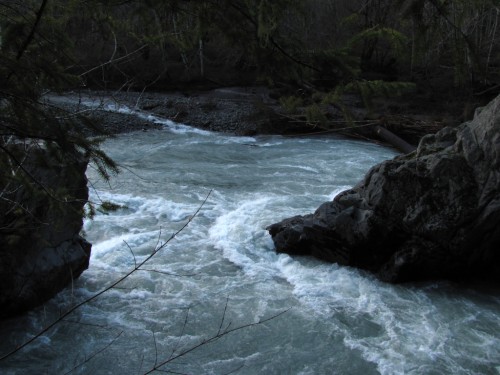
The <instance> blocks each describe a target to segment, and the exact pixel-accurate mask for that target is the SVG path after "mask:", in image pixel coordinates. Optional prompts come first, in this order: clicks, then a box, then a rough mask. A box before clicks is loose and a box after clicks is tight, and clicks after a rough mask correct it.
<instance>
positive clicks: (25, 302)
mask: <svg viewBox="0 0 500 375" xmlns="http://www.w3.org/2000/svg"><path fill="white" fill-rule="evenodd" d="M86 168H87V159H86V158H84V157H83V156H82V155H80V154H78V153H75V154H74V158H73V159H72V160H64V161H62V160H57V159H56V158H55V157H54V156H52V155H50V154H49V152H48V151H46V150H41V149H39V150H36V151H32V152H31V154H29V156H27V157H26V160H25V169H26V170H27V171H28V172H29V173H30V176H31V180H30V184H22V185H17V186H14V183H13V186H7V187H6V188H5V189H4V192H5V196H4V197H3V198H6V199H4V200H2V204H1V205H0V209H1V212H3V213H4V215H3V217H2V218H0V318H5V317H9V316H13V315H16V314H19V313H22V312H24V311H26V310H29V309H31V308H33V307H35V306H37V305H40V304H41V303H43V302H45V301H47V300H48V299H50V298H51V297H53V296H54V295H55V294H57V293H58V292H59V291H60V290H62V289H63V288H64V287H66V286H67V285H68V284H69V283H70V282H71V281H72V280H73V279H75V278H77V277H78V276H79V275H80V274H81V273H82V272H83V271H84V270H85V269H86V268H87V267H88V264H89V257H90V251H91V244H90V243H88V242H87V241H85V239H83V238H82V237H80V235H79V233H80V231H81V229H82V225H83V206H84V205H85V203H86V202H87V199H88V188H87V178H86V176H85V171H86ZM41 186H43V188H41ZM48 191H51V192H57V196H58V197H67V202H61V201H60V198H59V199H55V198H51V197H49V195H48V194H47V192H48ZM9 194H11V195H13V196H12V197H9V196H8V195H9ZM51 195H52V197H54V196H55V195H53V194H51ZM9 200H11V201H15V202H19V204H18V205H17V206H16V207H12V205H10V206H9V205H7V203H6V202H7V201H9Z"/></svg>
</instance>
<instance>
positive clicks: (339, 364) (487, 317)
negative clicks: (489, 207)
mask: <svg viewBox="0 0 500 375" xmlns="http://www.w3.org/2000/svg"><path fill="white" fill-rule="evenodd" d="M165 126H166V128H165V130H161V131H150V132H146V133H142V132H141V133H132V134H125V135H120V136H118V137H117V138H116V139H112V140H109V141H107V142H106V143H105V145H104V149H105V150H106V151H107V152H108V153H109V155H110V156H111V157H113V158H114V159H115V160H117V161H118V162H119V163H120V164H121V165H122V166H123V171H122V173H121V174H120V175H119V176H117V177H116V178H113V179H112V181H111V182H110V184H106V183H103V182H102V181H99V180H98V177H97V176H96V174H95V173H94V171H93V170H92V169H89V171H88V175H89V178H90V180H91V181H92V191H91V199H92V200H93V201H94V202H96V203H98V202H99V201H100V200H109V201H112V202H114V203H117V204H120V205H123V206H124V208H122V209H120V210H118V211H117V212H113V213H109V214H103V213H101V212H98V213H97V215H96V216H95V218H94V220H88V221H86V223H85V228H84V229H85V233H86V237H87V238H88V239H89V241H91V242H92V243H93V244H94V245H93V254H92V259H91V266H90V268H89V269H88V270H87V271H85V272H84V273H83V275H82V276H81V277H80V279H78V280H77V281H76V283H75V285H74V286H73V288H69V289H68V290H66V291H64V292H63V293H61V294H60V295H58V296H57V297H56V298H55V299H54V300H53V301H51V302H50V303H48V304H47V305H46V306H45V307H42V308H40V309H37V310H36V311H34V312H31V313H30V314H28V315H27V316H25V317H23V318H19V319H16V320H13V321H9V322H8V324H4V325H3V326H2V327H1V331H0V332H1V337H2V342H1V343H0V353H4V352H6V351H7V350H9V348H12V346H13V345H15V344H16V343H19V342H22V341H23V340H25V339H26V338H27V337H29V336H30V334H31V333H32V332H35V331H37V330H38V329H40V327H43V326H44V325H45V324H46V323H47V322H50V321H51V319H54V318H55V317H56V316H57V315H58V311H59V309H63V310H64V308H65V306H69V305H71V304H72V303H74V302H76V301H80V300H82V299H83V298H85V297H88V296H90V295H92V294H93V293H95V292H97V291H99V290H101V289H102V288H104V287H105V286H106V285H109V284H110V283H111V282H112V281H114V280H116V279H117V278H119V277H120V276H121V275H123V274H124V273H125V272H127V271H128V270H130V269H132V268H133V267H134V256H135V258H136V259H135V261H136V262H139V261H141V260H142V259H144V257H146V256H147V255H148V254H150V253H151V251H152V249H153V248H154V247H155V244H156V243H157V242H158V240H159V241H165V240H166V239H168V238H169V237H170V235H171V234H172V233H173V232H175V231H176V230H178V229H179V228H180V227H181V226H182V225H183V224H184V223H185V222H186V221H187V220H188V219H189V217H190V216H191V215H193V214H194V213H195V212H196V210H197V209H198V208H199V206H200V204H201V203H202V201H203V200H204V199H205V198H206V197H207V195H208V194H209V192H210V191H211V190H212V193H211V195H210V196H209V197H208V200H207V202H206V203H205V205H204V206H203V207H202V209H201V211H200V213H199V214H198V215H197V216H196V217H195V218H194V220H193V221H192V222H191V223H190V224H189V226H188V227H187V228H186V229H185V230H183V231H182V232H181V233H180V234H179V235H178V236H177V237H176V238H175V239H174V240H173V241H171V242H170V243H169V244H168V245H167V246H166V247H165V248H164V249H163V250H162V251H161V252H160V253H158V254H156V255H155V256H154V258H153V259H152V260H151V261H150V262H148V263H147V265H145V266H144V268H145V269H148V270H155V271H161V272H162V273H159V272H152V271H140V272H136V273H135V274H133V275H132V276H131V277H130V278H128V279H127V280H126V281H125V282H123V283H122V284H120V286H119V288H116V289H114V290H112V291H110V292H107V293H106V294H104V295H103V296H101V297H99V298H98V299H97V300H96V301H94V302H92V303H90V304H88V305H86V306H85V307H83V308H81V309H79V310H78V311H77V312H76V313H74V314H73V315H71V317H69V318H68V319H67V321H66V322H64V323H61V324H59V325H58V326H57V327H56V328H55V329H53V330H51V331H50V332H49V333H48V334H46V335H44V336H43V337H42V338H41V339H40V340H37V341H36V342H35V343H34V344H32V345H30V346H29V347H28V348H27V349H25V350H23V351H22V352H20V353H18V354H16V355H14V356H12V357H11V358H9V359H8V360H5V361H2V362H0V373H1V374H65V373H67V372H68V371H71V370H72V369H73V371H72V372H70V373H74V374H143V373H146V372H147V371H149V370H150V369H151V368H152V367H153V366H154V364H155V361H156V362H157V363H161V362H164V361H167V360H168V359H169V358H172V357H175V356H177V355H179V354H180V353H182V352H183V351H187V350H189V349H190V348H193V347H195V346H196V345H198V344H199V343H201V342H203V340H207V339H209V338H211V337H213V336H214V335H216V334H217V333H218V332H221V331H223V330H224V329H233V328H236V327H238V326H242V325H247V324H251V323H257V322H259V321H262V320H266V319H268V318H270V317H273V316H277V315H279V316H277V317H276V318H274V319H271V320H269V321H266V322H265V323H262V324H257V325H254V326H251V327H247V328H245V329H241V330H237V331H235V332H233V333H231V334H228V335H226V336H224V337H222V338H221V339H220V340H217V341H215V342H209V343H206V344H205V345H202V346H201V347H199V348H198V349H196V350H193V351H191V352H189V353H188V354H186V355H183V356H181V357H180V358H178V359H176V360H173V361H171V362H169V363H168V364H167V365H166V366H164V367H162V368H161V369H162V370H164V371H171V372H172V373H184V374H226V373H232V372H233V371H234V373H237V374H303V375H306V374H307V375H309V374H500V297H499V295H498V289H496V290H495V289H493V288H489V289H488V288H484V287H481V288H473V287H472V286H458V285H454V284H451V283H445V282H441V283H426V284H419V285H397V286H395V285H389V284H384V283H382V282H379V281H377V280H376V279H375V278H374V277H373V276H371V275H369V274H366V273H364V272H361V271H358V270H355V269H351V268H346V267H339V266H337V265H334V264H326V263H322V262H320V261H317V260H314V259H310V258H291V257H289V256H288V255H284V254H281V255H277V254H275V252H274V251H273V244H272V241H271V238H270V237H269V235H268V234H267V232H266V231H265V227H266V226H267V225H269V224H271V223H273V222H276V221H278V220H280V219H283V218H285V217H289V216H292V215H296V214H304V213H308V212H312V211H314V210H315V208H316V207H317V206H318V205H319V204H321V203H322V202H323V201H326V200H329V199H332V198H333V197H334V196H335V195H336V194H337V193H338V192H340V191H341V190H343V189H346V188H348V187H350V186H352V185H354V184H355V183H356V182H358V181H359V180H360V179H361V177H362V176H363V175H364V173H365V172H366V171H367V170H368V169H369V168H370V167H371V166H373V165H374V164H376V163H378V162H380V161H382V160H384V159H387V158H391V157H393V156H394V155H395V153H394V152H393V151H392V150H390V149H387V148H383V147H380V146H377V145H373V144H370V143H364V142H357V141H352V140H346V139H341V138H331V137H328V138H306V139H301V138H283V137H256V138H237V137H230V136H227V135H221V134H213V133H207V132H203V131H199V130H195V129H191V128H189V127H184V126H180V125H174V124H172V123H169V122H165ZM61 306H63V307H61ZM283 312H284V313H283ZM281 313H283V314H281ZM280 314H281V315H280ZM222 320H223V321H222Z"/></svg>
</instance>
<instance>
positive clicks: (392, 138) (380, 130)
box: [375, 125, 416, 154]
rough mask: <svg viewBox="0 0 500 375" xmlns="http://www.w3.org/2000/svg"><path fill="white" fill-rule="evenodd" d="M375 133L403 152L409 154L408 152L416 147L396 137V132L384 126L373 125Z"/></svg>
mask: <svg viewBox="0 0 500 375" xmlns="http://www.w3.org/2000/svg"><path fill="white" fill-rule="evenodd" d="M375 133H376V134H377V135H378V136H379V137H380V138H382V139H383V140H384V141H386V142H387V143H389V144H390V145H392V146H393V147H395V148H397V149H398V150H399V151H401V152H402V153H404V154H409V153H410V152H413V151H415V149H416V147H415V146H412V145H411V144H409V143H408V142H406V141H405V140H404V139H402V138H400V137H398V136H397V135H396V134H394V133H393V132H391V131H389V130H387V129H386V128H384V127H382V126H380V125H377V126H376V127H375Z"/></svg>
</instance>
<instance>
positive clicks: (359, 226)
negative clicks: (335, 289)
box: [267, 96, 500, 282]
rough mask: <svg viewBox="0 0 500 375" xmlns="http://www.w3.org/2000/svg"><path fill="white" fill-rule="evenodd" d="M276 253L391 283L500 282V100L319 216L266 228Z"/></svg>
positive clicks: (369, 178)
mask: <svg viewBox="0 0 500 375" xmlns="http://www.w3.org/2000/svg"><path fill="white" fill-rule="evenodd" d="M267 229H268V230H269V233H270V234H271V236H272V237H273V241H274V243H275V246H276V251H278V252H286V253H290V254H302V255H313V256H316V257H318V258H321V259H324V260H327V261H331V262H337V263H339V264H343V265H349V266H354V267H360V268H363V269H367V270H370V271H372V272H374V273H376V274H377V275H378V276H379V277H380V278H381V279H383V280H386V281H390V282H403V281H412V280H424V279H436V278H456V279H463V278H468V277H481V278H488V279H494V280H497V281H499V280H500V96H499V97H497V98H496V99H495V100H493V101H492V102H491V103H490V104H488V106H486V107H484V108H482V109H481V110H479V111H478V113H476V116H475V118H474V120H472V121H471V122H469V123H464V124H462V125H460V126H459V127H458V128H445V129H443V130H442V131H440V132H438V133H437V134H435V135H428V136H425V137H424V138H423V139H422V141H421V142H420V145H419V146H418V149H417V151H415V152H413V153H410V154H408V155H405V156H400V157H396V158H395V159H393V160H389V161H386V162H383V163H381V164H379V165H377V166H375V167H373V168H372V169H371V170H370V171H369V172H368V173H367V175H366V176H365V178H364V180H363V181H362V182H360V183H359V184H358V185H357V186H355V187H354V188H353V189H351V190H347V191H344V192H343V193H341V194H339V195H338V196H337V197H335V199H334V200H333V201H332V202H326V203H324V204H323V205H321V206H320V207H319V208H318V209H317V210H316V212H315V213H314V214H311V215H306V216H296V217H293V218H289V219H285V220H283V221H281V222H280V223H276V224H273V225H271V226H269V227H268V228H267Z"/></svg>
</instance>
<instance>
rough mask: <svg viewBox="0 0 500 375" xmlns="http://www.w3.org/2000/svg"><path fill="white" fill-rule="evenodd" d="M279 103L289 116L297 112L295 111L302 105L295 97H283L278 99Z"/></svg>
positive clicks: (300, 99) (299, 99) (300, 100)
mask: <svg viewBox="0 0 500 375" xmlns="http://www.w3.org/2000/svg"><path fill="white" fill-rule="evenodd" d="M279 102H280V104H281V106H282V107H283V109H284V110H285V112H286V113H289V114H291V113H295V112H297V109H298V108H299V107H302V106H303V105H304V101H303V100H302V98H299V97H297V96H284V97H281V98H280V100H279Z"/></svg>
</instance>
